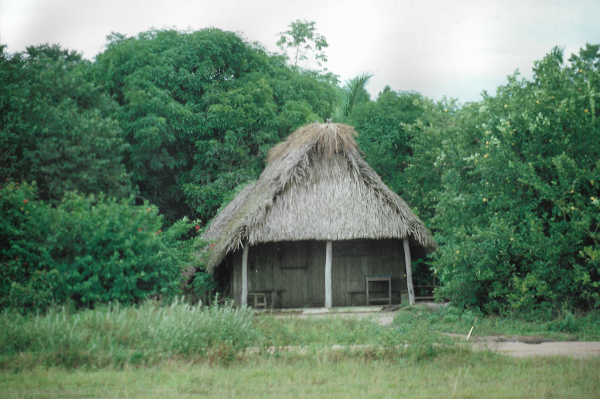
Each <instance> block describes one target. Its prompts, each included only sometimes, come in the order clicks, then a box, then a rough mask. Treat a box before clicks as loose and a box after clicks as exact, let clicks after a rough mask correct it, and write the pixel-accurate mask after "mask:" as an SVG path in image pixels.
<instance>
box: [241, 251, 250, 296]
mask: <svg viewBox="0 0 600 399" xmlns="http://www.w3.org/2000/svg"><path fill="white" fill-rule="evenodd" d="M249 249H250V245H249V244H248V240H246V241H245V242H244V253H243V254H242V300H241V302H242V303H241V304H242V306H248V252H249Z"/></svg>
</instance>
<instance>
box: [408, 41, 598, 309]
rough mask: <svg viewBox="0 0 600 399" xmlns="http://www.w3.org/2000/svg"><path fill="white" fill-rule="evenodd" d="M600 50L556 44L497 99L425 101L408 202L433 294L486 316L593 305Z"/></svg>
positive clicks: (415, 131) (417, 126) (595, 290)
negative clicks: (427, 232) (569, 49)
mask: <svg viewBox="0 0 600 399" xmlns="http://www.w3.org/2000/svg"><path fill="white" fill-rule="evenodd" d="M599 48H600V46H597V45H594V46H591V45H588V46H587V47H586V48H585V49H582V50H581V51H580V53H579V55H573V56H572V57H571V58H570V64H565V63H564V62H563V55H562V52H561V51H560V50H559V49H554V50H553V51H552V52H551V53H550V54H548V55H547V56H546V57H545V58H544V59H543V60H541V61H539V62H536V63H535V66H534V69H533V71H534V75H533V79H532V80H531V81H528V80H525V79H520V78H519V77H518V74H517V73H516V74H515V75H513V76H510V77H509V79H508V83H507V84H506V85H505V86H501V87H499V88H498V90H497V92H496V96H490V95H488V94H487V93H485V92H484V94H483V99H482V100H481V101H480V102H477V103H468V104H465V105H464V106H462V107H458V106H457V104H456V103H455V102H452V101H444V102H441V103H438V104H433V103H432V102H424V103H423V106H424V109H425V112H424V119H426V120H427V121H428V123H422V122H417V123H415V124H413V125H411V126H410V129H409V133H410V134H412V136H413V138H412V140H411V147H412V148H413V156H412V158H411V162H410V163H411V166H410V167H408V168H407V169H406V171H405V175H406V177H407V181H408V183H409V186H410V187H415V188H417V190H418V191H417V192H414V193H409V194H410V195H409V196H408V198H407V199H408V200H409V201H410V202H411V203H412V205H413V206H416V207H417V208H418V209H419V213H420V214H421V215H423V216H424V217H425V218H426V219H429V220H430V223H431V226H432V228H433V230H434V231H435V238H436V240H437V242H438V244H439V248H438V250H437V251H436V253H435V254H434V255H433V262H432V268H433V269H434V271H435V272H436V273H437V276H438V277H439V279H440V282H441V287H439V288H438V289H437V291H436V294H437V295H438V296H439V297H442V298H447V299H450V300H451V301H452V303H453V304H454V305H455V306H458V307H461V308H462V307H466V308H471V309H481V310H483V311H485V312H487V313H502V312H519V313H520V314H525V313H532V314H535V315H536V317H537V316H543V317H544V318H551V317H553V316H555V315H556V314H557V312H558V311H559V310H560V309H563V308H564V307H565V306H566V308H573V307H575V308H578V309H590V308H594V307H599V306H600V262H599V261H598V260H599V259H600V257H599V256H598V253H599V244H598V243H599V242H600V241H599V240H600V235H599V233H598V231H599V228H600V213H599V212H598V201H597V199H598V198H599V197H600V141H599V140H598V134H599V133H600V118H598V116H600V107H599V106H598V105H599V104H600V102H598V101H597V98H598V93H600V75H599V71H600V53H599Z"/></svg>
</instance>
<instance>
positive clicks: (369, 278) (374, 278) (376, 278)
mask: <svg viewBox="0 0 600 399" xmlns="http://www.w3.org/2000/svg"><path fill="white" fill-rule="evenodd" d="M375 281H385V282H387V283H388V296H387V298H370V296H369V283H372V282H375ZM365 291H366V293H367V306H369V305H370V304H371V302H386V301H387V303H388V305H391V304H392V276H391V275H387V274H385V275H377V276H365Z"/></svg>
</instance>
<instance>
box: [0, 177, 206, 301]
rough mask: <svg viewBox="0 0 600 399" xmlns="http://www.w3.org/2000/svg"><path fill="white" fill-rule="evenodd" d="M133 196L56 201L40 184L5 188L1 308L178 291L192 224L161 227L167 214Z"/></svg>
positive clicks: (1, 196)
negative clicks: (47, 199)
mask: <svg viewBox="0 0 600 399" xmlns="http://www.w3.org/2000/svg"><path fill="white" fill-rule="evenodd" d="M133 202H134V201H133V198H129V199H121V200H116V199H108V198H106V197H105V196H103V195H99V196H93V195H92V196H83V195H80V194H77V193H73V192H70V193H67V194H66V195H65V197H64V198H63V199H62V201H61V202H60V204H59V205H58V206H51V205H50V204H48V203H46V202H44V201H42V200H40V198H39V196H38V190H37V187H36V185H35V184H33V185H29V184H26V183H23V184H20V183H18V182H8V183H7V184H6V185H5V186H4V187H1V188H0V263H1V268H0V309H1V308H6V307H12V308H17V309H21V310H24V311H31V310H36V309H44V308H45V307H47V306H48V305H50V304H61V303H65V301H68V300H70V301H72V302H73V303H74V304H75V305H77V306H90V305H93V304H94V303H97V302H110V301H119V302H128V303H132V302H137V301H140V300H142V299H144V298H147V297H149V296H151V295H160V296H161V297H170V296H173V295H175V294H176V293H177V292H178V290H179V281H180V276H181V270H182V268H183V267H185V266H188V265H189V264H190V263H192V260H193V259H192V247H193V245H194V240H187V241H185V240H180V239H181V238H186V235H187V234H188V233H189V232H190V231H191V230H192V226H193V225H194V224H193V223H191V222H189V221H188V220H187V219H183V220H181V221H179V222H177V223H176V224H174V225H173V226H172V227H171V228H169V229H167V230H165V231H163V230H162V228H163V227H162V217H161V216H160V215H159V214H158V210H157V208H156V207H154V206H151V205H149V204H147V203H146V204H144V205H143V206H135V205H134V204H133Z"/></svg>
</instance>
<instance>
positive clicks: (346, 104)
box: [338, 72, 373, 118]
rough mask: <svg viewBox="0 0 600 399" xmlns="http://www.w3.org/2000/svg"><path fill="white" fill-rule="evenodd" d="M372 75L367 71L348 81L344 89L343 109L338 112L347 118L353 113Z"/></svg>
mask: <svg viewBox="0 0 600 399" xmlns="http://www.w3.org/2000/svg"><path fill="white" fill-rule="evenodd" d="M372 77H373V75H369V74H368V73H366V72H365V73H363V74H362V75H359V76H357V77H355V78H353V79H350V80H348V81H346V86H345V87H344V89H343V90H344V101H343V102H342V107H341V109H339V110H338V113H339V114H341V116H343V117H346V118H347V117H349V116H350V115H352V110H353V109H354V106H355V105H356V103H357V102H358V100H359V99H360V96H361V94H364V93H366V89H365V87H366V86H367V84H368V83H369V80H370V79H371V78H372Z"/></svg>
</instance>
